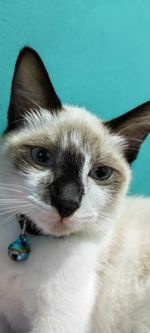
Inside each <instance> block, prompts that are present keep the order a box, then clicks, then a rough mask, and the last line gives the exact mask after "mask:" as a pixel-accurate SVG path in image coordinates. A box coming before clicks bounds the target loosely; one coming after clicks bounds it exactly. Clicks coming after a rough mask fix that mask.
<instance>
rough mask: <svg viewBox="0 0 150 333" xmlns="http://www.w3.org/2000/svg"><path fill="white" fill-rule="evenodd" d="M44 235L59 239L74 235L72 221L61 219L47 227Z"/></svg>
mask: <svg viewBox="0 0 150 333" xmlns="http://www.w3.org/2000/svg"><path fill="white" fill-rule="evenodd" d="M46 233H47V234H49V235H51V236H54V237H57V238H61V237H66V236H69V235H71V234H73V233H75V230H74V228H73V225H72V221H71V220H70V219H69V218H64V219H62V218H61V219H60V220H59V221H58V222H57V223H54V224H53V225H49V228H48V230H47V231H46Z"/></svg>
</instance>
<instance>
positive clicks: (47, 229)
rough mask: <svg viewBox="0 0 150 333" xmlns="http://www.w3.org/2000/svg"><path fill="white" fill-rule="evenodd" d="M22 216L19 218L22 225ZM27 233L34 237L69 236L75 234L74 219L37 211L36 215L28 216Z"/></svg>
mask: <svg viewBox="0 0 150 333" xmlns="http://www.w3.org/2000/svg"><path fill="white" fill-rule="evenodd" d="M22 216H24V215H20V216H19V223H20V225H21V219H22ZM25 218H26V221H27V223H26V226H27V227H26V231H27V232H28V233H30V234H32V235H45V234H46V235H51V236H56V237H61V236H68V235H69V234H71V233H73V229H74V228H73V225H74V223H73V220H72V217H64V218H63V217H60V216H59V215H56V216H55V215H52V216H51V215H50V214H47V213H45V214H44V212H42V211H41V212H40V211H38V212H37V211H36V212H34V214H29V215H28V217H27V216H26V217H25Z"/></svg>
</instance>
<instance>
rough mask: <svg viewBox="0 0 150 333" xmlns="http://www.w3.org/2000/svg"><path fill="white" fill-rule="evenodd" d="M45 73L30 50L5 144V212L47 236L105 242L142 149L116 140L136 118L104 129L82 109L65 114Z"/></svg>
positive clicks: (18, 73) (17, 79)
mask: <svg viewBox="0 0 150 333" xmlns="http://www.w3.org/2000/svg"><path fill="white" fill-rule="evenodd" d="M27 50H28V51H27ZM31 65H32V66H31ZM33 65H34V66H33ZM30 66H31V69H32V70H29V69H30ZM41 66H43V64H42V63H41V60H40V59H39V57H38V56H37V55H36V54H35V53H34V51H32V50H30V49H25V51H22V53H21V55H20V58H19V60H18V62H17V65H16V70H15V76H14V80H13V87H12V96H11V103H10V108H9V123H8V131H7V132H8V134H5V136H4V138H3V142H2V156H3V159H2V167H1V171H0V178H1V180H0V181H1V183H2V181H3V184H5V185H4V187H5V189H4V190H3V196H4V198H5V199H6V198H8V204H5V206H6V208H7V206H8V208H9V209H10V208H11V209H12V212H14V214H16V213H17V214H25V215H26V216H27V217H29V218H30V220H32V221H33V222H34V223H35V224H36V225H37V226H38V228H39V229H40V230H41V231H42V232H44V233H46V234H52V235H54V236H63V235H68V234H70V233H75V232H79V231H82V232H88V233H89V234H90V233H91V234H92V233H101V234H103V233H104V232H105V231H106V229H107V227H108V226H109V223H110V221H111V220H112V216H113V215H114V214H115V213H116V210H117V209H118V207H119V203H120V201H121V200H122V197H123V196H124V193H125V192H126V191H127V187H128V183H129V180H130V168H129V163H128V162H131V161H132V160H133V159H134V158H135V157H136V154H137V142H138V145H140V143H139V139H136V138H135V137H134V147H132V146H133V137H131V135H130V139H129V136H127V134H126V136H125V135H124V136H120V135H118V134H117V133H116V132H118V131H119V132H122V130H124V129H128V131H129V132H130V134H131V132H132V133H133V127H134V126H133V125H132V126H131V125H130V126H129V120H130V118H134V117H133V114H134V111H132V112H131V113H132V117H131V114H130V116H129V117H127V119H126V116H125V120H124V119H123V121H122V118H121V121H119V126H118V125H116V120H113V121H112V122H109V123H108V124H104V123H102V122H101V121H100V120H99V119H97V118H96V117H95V116H93V115H92V114H90V113H89V112H87V111H86V110H84V109H81V108H77V107H69V106H62V105H61V102H60V100H59V99H58V97H57V95H56V93H55V91H54V89H53V87H52V85H51V82H50V81H47V80H49V78H48V76H47V73H46V71H45V68H43V67H41ZM38 67H39V68H38ZM44 80H45V81H46V82H45V81H44ZM47 91H48V94H47ZM46 94H47V95H46ZM50 103H51V105H50ZM51 110H52V111H51ZM146 117H147V106H146ZM113 122H114V123H113ZM124 123H125V126H124V125H123V124H124ZM139 123H140V122H139ZM140 126H141V125H140ZM109 127H112V128H113V129H114V131H112V130H109ZM130 128H131V129H132V131H131V129H130ZM123 134H124V133H123ZM145 136H146V134H145ZM127 137H128V140H127ZM129 141H130V144H129ZM131 143H132V144H131ZM135 146H136V147H135ZM7 184H8V186H7ZM11 189H12V190H11Z"/></svg>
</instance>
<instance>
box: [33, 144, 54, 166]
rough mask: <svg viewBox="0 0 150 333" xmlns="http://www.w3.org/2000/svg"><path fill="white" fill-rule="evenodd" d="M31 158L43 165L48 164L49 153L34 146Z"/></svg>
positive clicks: (49, 162) (49, 159) (49, 161)
mask: <svg viewBox="0 0 150 333" xmlns="http://www.w3.org/2000/svg"><path fill="white" fill-rule="evenodd" d="M31 156H32V159H33V161H34V162H35V163H37V164H39V165H43V166H50V164H51V155H50V153H49V151H48V150H46V149H41V148H38V147H35V148H33V149H32V151H31Z"/></svg>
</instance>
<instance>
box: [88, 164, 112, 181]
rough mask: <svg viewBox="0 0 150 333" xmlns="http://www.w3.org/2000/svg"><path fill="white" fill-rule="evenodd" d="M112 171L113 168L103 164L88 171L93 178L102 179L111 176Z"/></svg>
mask: <svg viewBox="0 0 150 333" xmlns="http://www.w3.org/2000/svg"><path fill="white" fill-rule="evenodd" d="M112 173H113V169H112V168H111V167H108V166H105V165H104V166H100V167H97V168H93V169H92V170H91V171H90V172H89V176H90V177H91V178H93V179H96V180H99V181H103V180H107V179H109V178H110V177H111V175H112Z"/></svg>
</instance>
